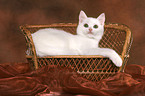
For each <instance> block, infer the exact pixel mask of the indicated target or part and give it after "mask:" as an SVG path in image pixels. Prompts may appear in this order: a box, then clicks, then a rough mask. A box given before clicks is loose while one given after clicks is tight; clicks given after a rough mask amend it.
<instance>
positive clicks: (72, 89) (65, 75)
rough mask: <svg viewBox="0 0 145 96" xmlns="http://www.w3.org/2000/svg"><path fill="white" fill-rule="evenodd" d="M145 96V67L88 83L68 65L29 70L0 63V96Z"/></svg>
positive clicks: (134, 68)
mask: <svg viewBox="0 0 145 96" xmlns="http://www.w3.org/2000/svg"><path fill="white" fill-rule="evenodd" d="M51 95H52V96H145V66H140V65H133V64H132V65H128V66H126V69H125V72H124V73H122V72H119V73H116V74H115V75H114V76H113V77H109V78H107V79H104V80H101V81H99V82H92V81H89V80H87V79H85V78H83V77H81V76H80V75H79V74H77V73H76V72H75V71H73V70H72V69H70V68H64V67H58V66H45V67H42V68H40V69H38V70H36V71H31V70H30V68H29V64H28V63H7V64H0V96H51Z"/></svg>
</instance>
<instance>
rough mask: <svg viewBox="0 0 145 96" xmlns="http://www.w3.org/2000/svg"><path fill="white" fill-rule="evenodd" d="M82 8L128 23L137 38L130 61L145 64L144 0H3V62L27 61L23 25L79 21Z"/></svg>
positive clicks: (0, 19) (0, 23) (0, 57)
mask: <svg viewBox="0 0 145 96" xmlns="http://www.w3.org/2000/svg"><path fill="white" fill-rule="evenodd" d="M80 10H84V11H85V12H86V14H87V15H88V16H92V17H97V16H98V15H99V14H101V13H102V12H105V14H106V22H111V23H122V24H126V25H128V26H129V27H130V29H131V30H132V33H133V38H134V42H133V45H132V48H131V52H130V53H131V54H130V59H129V63H128V64H134V63H136V64H140V65H145V63H144V61H145V58H144V57H145V51H144V49H145V45H144V41H145V35H144V33H145V32H144V30H145V0H0V63H5V62H26V59H25V50H26V45H25V38H24V36H23V34H22V33H21V32H20V30H19V26H20V25H23V24H51V23H59V22H62V23H68V22H72V23H77V22H78V15H79V12H80Z"/></svg>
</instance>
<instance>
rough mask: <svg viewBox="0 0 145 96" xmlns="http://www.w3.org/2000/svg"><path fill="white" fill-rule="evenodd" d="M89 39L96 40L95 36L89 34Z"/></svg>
mask: <svg viewBox="0 0 145 96" xmlns="http://www.w3.org/2000/svg"><path fill="white" fill-rule="evenodd" d="M87 37H88V38H91V39H94V38H95V36H94V35H93V34H87Z"/></svg>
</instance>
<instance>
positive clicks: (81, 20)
mask: <svg viewBox="0 0 145 96" xmlns="http://www.w3.org/2000/svg"><path fill="white" fill-rule="evenodd" d="M86 18H87V15H86V14H85V12H84V11H82V10H81V11H80V15H79V24H80V23H82V22H83V20H84V19H86Z"/></svg>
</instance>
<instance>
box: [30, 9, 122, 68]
mask: <svg viewBox="0 0 145 96" xmlns="http://www.w3.org/2000/svg"><path fill="white" fill-rule="evenodd" d="M104 22H105V14H104V13H102V14H101V15H100V16H99V17H98V18H92V17H87V15H86V14H85V13H84V12H83V11H81V12H80V15H79V24H78V27H77V35H73V34H70V33H68V32H65V31H63V30H58V29H54V28H46V29H40V30H38V31H37V32H35V33H33V34H32V38H33V42H34V45H35V48H36V53H37V55H38V56H40V57H43V56H52V55H53V56H54V55H102V56H104V57H108V58H110V59H111V60H112V61H113V63H114V64H115V65H116V66H118V67H120V66H121V65H122V59H121V58H120V56H119V55H118V54H117V53H116V52H115V51H114V50H112V49H109V48H99V41H100V40H101V38H102V36H103V32H104Z"/></svg>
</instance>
